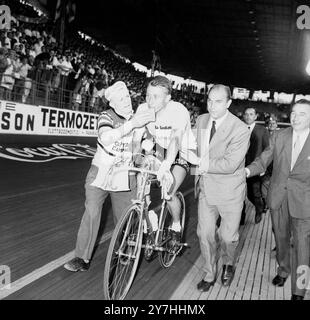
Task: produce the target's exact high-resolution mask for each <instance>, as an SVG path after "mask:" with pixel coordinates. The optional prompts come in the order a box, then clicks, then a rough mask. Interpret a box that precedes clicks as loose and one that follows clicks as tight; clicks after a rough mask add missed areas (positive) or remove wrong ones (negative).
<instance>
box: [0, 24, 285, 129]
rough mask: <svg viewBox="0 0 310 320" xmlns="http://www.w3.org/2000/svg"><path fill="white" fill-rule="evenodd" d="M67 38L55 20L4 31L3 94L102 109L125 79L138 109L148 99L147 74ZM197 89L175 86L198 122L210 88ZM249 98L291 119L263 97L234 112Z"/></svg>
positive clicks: (0, 54) (264, 111)
mask: <svg viewBox="0 0 310 320" xmlns="http://www.w3.org/2000/svg"><path fill="white" fill-rule="evenodd" d="M66 39H67V40H66V42H65V44H64V49H63V50H62V48H61V47H60V44H59V43H58V42H57V40H56V36H55V28H54V26H53V25H50V24H38V25H35V24H30V23H25V22H20V21H16V22H15V23H13V24H12V28H11V30H0V99H4V100H13V101H17V102H22V103H31V104H41V105H49V106H54V107H60V108H69V109H73V110H80V111H88V112H97V113H98V112H100V111H101V110H103V109H105V108H106V107H107V103H106V101H105V99H104V90H105V88H106V87H107V86H109V85H111V84H112V83H113V82H115V81H117V80H121V81H124V82H125V83H126V84H127V87H128V88H129V90H130V93H131V96H132V99H133V105H134V108H135V107H137V106H138V105H139V104H140V103H142V102H144V95H145V88H146V83H147V77H146V73H143V72H140V71H137V70H136V69H135V68H134V66H133V65H132V64H131V63H128V61H125V59H123V58H122V57H121V56H119V55H115V53H114V51H112V50H110V49H108V48H106V47H104V46H98V44H96V43H92V42H90V41H86V40H85V39H82V38H81V37H79V36H78V34H77V33H75V36H71V35H70V37H66ZM194 89H195V88H193V86H190V85H182V86H181V88H179V90H174V91H173V99H174V100H176V101H179V102H181V103H182V104H183V105H185V106H186V108H187V109H188V110H189V112H190V116H191V122H192V125H194V124H195V121H196V118H197V116H198V115H199V114H200V113H203V112H206V109H205V105H206V101H205V95H204V93H203V92H201V93H197V92H195V90H194ZM249 103H251V104H252V105H253V106H254V107H256V108H257V109H258V110H260V111H261V119H259V120H264V119H265V118H266V117H267V116H268V114H269V113H275V114H277V115H278V118H279V121H287V120H288V119H287V114H288V113H287V110H281V108H279V107H277V106H275V104H268V106H267V104H266V103H262V102H252V101H251V102H246V101H242V100H234V103H233V107H232V111H233V113H235V114H236V115H237V116H239V117H240V118H241V117H242V113H243V110H244V109H245V108H246V107H247V106H248V104H249ZM285 118H286V119H285Z"/></svg>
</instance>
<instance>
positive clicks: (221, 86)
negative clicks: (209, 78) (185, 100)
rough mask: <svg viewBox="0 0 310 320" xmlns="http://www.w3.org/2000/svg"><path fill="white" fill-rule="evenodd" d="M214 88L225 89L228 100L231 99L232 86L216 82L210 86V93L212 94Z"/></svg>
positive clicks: (217, 89)
mask: <svg viewBox="0 0 310 320" xmlns="http://www.w3.org/2000/svg"><path fill="white" fill-rule="evenodd" d="M212 90H216V91H223V92H225V94H226V97H227V101H228V100H230V99H231V91H230V88H229V87H228V86H225V85H223V84H215V85H213V86H212V87H211V88H210V90H209V94H210V92H211V91H212Z"/></svg>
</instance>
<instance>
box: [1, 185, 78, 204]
mask: <svg viewBox="0 0 310 320" xmlns="http://www.w3.org/2000/svg"><path fill="white" fill-rule="evenodd" d="M80 183H81V182H80V181H77V182H73V183H64V184H59V185H57V186H53V187H46V188H38V189H35V190H30V191H26V192H21V193H17V194H12V195H9V196H2V197H0V201H1V200H8V199H13V198H18V197H23V196H28V195H30V194H34V193H38V192H46V191H51V190H55V189H59V188H66V187H71V186H74V185H77V184H80Z"/></svg>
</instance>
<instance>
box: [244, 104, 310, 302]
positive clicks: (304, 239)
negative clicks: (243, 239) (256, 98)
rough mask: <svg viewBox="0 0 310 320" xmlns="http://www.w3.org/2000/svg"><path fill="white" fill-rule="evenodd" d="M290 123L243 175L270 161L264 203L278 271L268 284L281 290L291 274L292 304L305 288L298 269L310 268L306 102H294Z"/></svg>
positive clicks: (309, 153)
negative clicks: (271, 164)
mask: <svg viewBox="0 0 310 320" xmlns="http://www.w3.org/2000/svg"><path fill="white" fill-rule="evenodd" d="M290 120H291V127H290V128H286V129H283V130H280V131H278V132H275V133H274V134H273V135H272V137H271V140H270V145H269V147H268V148H267V149H266V150H265V151H263V153H262V154H261V155H260V157H259V158H257V159H256V160H255V161H254V162H253V163H251V164H250V165H249V166H248V167H247V168H246V172H247V176H250V177H251V176H254V175H258V174H260V173H261V172H265V171H266V169H267V167H268V165H269V164H270V163H271V162H272V161H273V169H272V176H271V181H270V186H269V190H268V197H267V203H268V207H269V208H270V210H271V218H272V225H273V229H274V235H275V241H276V246H277V251H276V258H277V262H278V264H279V267H278V270H277V275H276V276H275V278H274V279H273V281H272V283H273V284H274V285H275V286H283V285H284V283H285V281H286V279H287V277H288V276H289V274H290V273H291V288H292V289H291V290H292V300H301V299H303V298H304V295H305V291H306V290H305V288H306V287H307V285H308V284H307V283H306V284H305V285H303V284H301V283H300V281H299V276H298V273H299V272H300V271H299V270H300V267H302V266H307V268H309V265H310V210H309V208H310V136H309V127H310V101H308V100H305V99H302V100H299V101H297V102H296V103H295V104H294V105H293V108H292V112H291V117H290ZM291 236H292V241H293V248H292V265H291V263H290V261H291V260H290V254H291V250H290V238H291Z"/></svg>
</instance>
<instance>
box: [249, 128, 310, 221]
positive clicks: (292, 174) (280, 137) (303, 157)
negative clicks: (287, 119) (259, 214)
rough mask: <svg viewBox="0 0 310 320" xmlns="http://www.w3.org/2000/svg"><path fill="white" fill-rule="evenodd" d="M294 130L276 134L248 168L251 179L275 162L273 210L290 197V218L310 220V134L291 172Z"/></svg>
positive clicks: (271, 192) (271, 194)
mask: <svg viewBox="0 0 310 320" xmlns="http://www.w3.org/2000/svg"><path fill="white" fill-rule="evenodd" d="M292 136H293V129H292V128H291V127H290V128H286V129H283V130H280V131H278V132H275V133H274V134H273V135H272V136H271V139H270V145H269V147H268V148H267V149H265V150H264V151H263V153H262V154H261V155H260V156H259V157H258V158H257V159H256V160H255V161H254V162H253V163H251V164H250V165H249V166H248V169H249V170H250V176H254V175H258V174H260V173H262V172H265V171H266V169H267V167H268V165H269V164H270V163H271V162H272V161H273V169H272V170H273V171H272V176H271V181H270V186H269V190H268V197H267V203H268V206H269V207H270V208H271V209H272V210H277V209H279V208H280V206H281V203H282V201H283V200H284V199H285V197H286V196H287V199H288V205H289V211H290V215H291V216H293V217H295V218H300V219H307V218H310V134H309V136H308V138H307V140H306V142H305V144H304V147H303V149H302V150H301V152H300V154H299V157H298V158H297V161H296V163H295V166H294V167H293V169H292V171H291V156H292Z"/></svg>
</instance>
